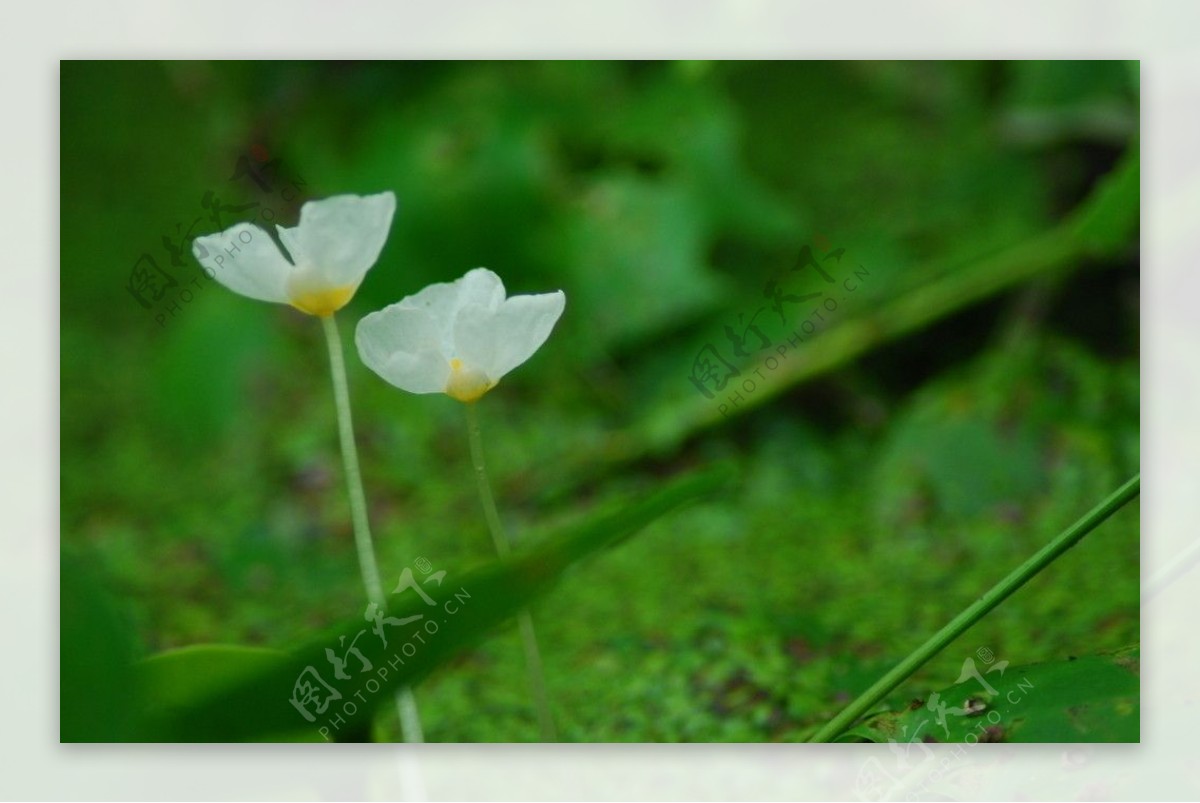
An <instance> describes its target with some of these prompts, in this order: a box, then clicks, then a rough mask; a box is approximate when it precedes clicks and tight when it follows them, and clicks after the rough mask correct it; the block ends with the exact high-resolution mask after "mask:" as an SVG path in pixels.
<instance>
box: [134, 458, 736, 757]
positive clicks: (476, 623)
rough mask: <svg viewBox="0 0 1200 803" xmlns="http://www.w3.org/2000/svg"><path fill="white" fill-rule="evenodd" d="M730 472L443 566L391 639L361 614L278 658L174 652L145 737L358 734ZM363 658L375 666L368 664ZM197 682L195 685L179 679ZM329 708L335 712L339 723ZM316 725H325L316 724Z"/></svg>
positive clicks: (686, 481)
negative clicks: (322, 702)
mask: <svg viewBox="0 0 1200 803" xmlns="http://www.w3.org/2000/svg"><path fill="white" fill-rule="evenodd" d="M728 474H729V472H728V470H727V469H725V468H721V469H717V470H713V471H707V472H704V473H700V474H694V475H691V476H688V477H685V478H683V479H680V480H678V481H676V482H673V483H671V484H670V485H668V486H667V487H666V488H664V489H662V490H660V491H658V492H657V493H655V494H653V495H651V496H649V497H647V498H644V499H641V500H636V501H634V500H623V502H622V504H620V505H615V506H614V507H613V508H612V509H610V510H608V511H607V512H604V513H601V514H599V515H597V516H595V517H593V518H590V519H588V520H586V521H584V522H582V523H580V524H577V525H575V526H574V527H569V528H567V529H566V530H565V531H564V532H562V533H561V534H559V535H558V536H556V537H550V538H546V539H544V540H542V541H541V542H540V543H538V544H536V545H534V546H531V547H529V548H526V549H523V550H521V551H519V552H517V553H515V554H514V555H513V556H512V557H510V558H508V559H505V560H501V561H496V562H494V563H492V564H489V565H488V566H485V567H483V568H481V569H479V570H476V571H474V572H471V573H468V574H466V575H461V576H459V575H451V574H447V575H446V577H445V578H444V579H443V580H442V581H441V582H440V584H439V585H437V586H433V585H425V586H423V590H424V591H425V592H426V593H427V594H428V595H429V596H430V597H431V598H432V599H433V600H434V602H435V605H436V607H428V606H427V604H426V602H425V601H424V600H423V599H422V598H420V597H419V596H418V595H416V594H397V595H395V596H393V597H391V598H390V600H389V610H388V615H389V616H390V617H393V618H395V619H399V620H403V619H406V618H408V617H414V616H421V617H423V618H422V619H421V620H420V621H418V622H416V623H415V624H412V625H409V626H407V627H405V628H403V629H401V628H390V629H385V634H386V635H387V636H388V639H389V640H388V644H387V646H386V647H384V646H383V645H382V643H381V640H380V639H379V638H377V637H376V636H375V635H374V634H373V633H372V632H371V631H370V624H369V623H368V622H366V621H365V620H364V618H363V616H362V615H361V614H359V615H356V616H353V617H350V618H348V619H347V620H346V621H344V622H343V623H342V624H340V625H339V626H337V627H335V628H333V629H331V630H330V631H329V632H327V633H326V634H324V635H321V636H319V637H318V638H315V639H313V640H312V641H310V642H308V643H307V644H305V645H303V646H301V647H299V648H298V649H296V650H294V651H293V652H292V653H291V654H290V655H288V656H286V657H285V658H283V659H282V660H281V661H279V662H276V661H274V660H272V659H271V658H270V657H267V656H262V655H259V656H254V657H252V656H250V655H246V654H240V655H237V656H234V655H233V654H232V653H230V652H228V649H229V648H222V649H224V650H226V652H224V653H214V652H211V651H207V650H206V651H200V652H196V653H193V654H192V655H191V656H188V657H187V659H186V660H187V663H189V664H190V665H189V666H185V665H184V661H185V659H184V658H179V657H176V658H175V659H174V661H173V662H172V663H173V664H174V665H171V664H168V663H163V664H159V665H158V666H155V667H152V669H154V670H155V671H157V672H158V680H157V681H156V685H155V691H156V693H158V694H161V695H163V697H162V698H160V700H151V701H150V704H149V705H148V706H147V709H146V710H147V713H148V716H147V718H146V720H145V722H144V732H143V734H142V736H143V738H145V739H146V740H150V741H211V742H229V741H251V740H264V739H270V738H273V737H275V736H277V735H279V734H293V733H294V732H295V731H296V730H297V728H308V729H309V737H310V738H311V737H313V736H317V737H318V738H320V737H321V736H328V737H330V738H339V737H341V738H345V737H346V736H347V735H348V734H361V733H363V732H365V728H366V725H368V724H369V721H370V717H371V714H372V712H373V711H374V710H375V709H377V708H378V707H380V706H383V705H389V704H390V703H391V693H392V692H393V691H394V690H396V689H398V688H400V687H401V686H405V685H408V686H411V685H414V684H416V683H417V682H418V681H420V680H421V679H422V678H424V677H425V676H426V675H428V674H429V673H430V672H431V671H433V670H434V669H436V668H437V667H439V666H441V665H443V664H444V663H446V662H447V661H448V660H450V659H451V658H453V657H455V656H456V655H458V654H460V653H461V652H462V651H463V650H465V649H467V648H468V647H470V646H471V645H473V644H475V643H477V642H478V641H479V640H480V639H482V638H483V637H484V636H486V635H487V634H488V633H489V632H491V631H492V630H493V629H494V628H496V627H497V626H499V625H501V624H503V623H504V622H506V621H507V620H508V619H509V618H511V617H512V616H513V615H515V614H516V613H518V612H519V611H521V610H522V609H524V608H526V607H528V605H529V604H530V603H531V602H532V601H533V600H534V599H535V598H536V597H538V596H539V595H541V594H544V593H545V592H546V591H548V590H549V589H550V588H552V587H553V586H554V584H555V583H556V582H557V581H558V580H559V579H560V578H561V577H562V576H563V574H564V573H565V572H566V571H567V570H568V569H570V568H571V567H572V566H573V565H574V564H576V563H577V562H578V561H580V560H581V559H583V558H585V557H587V556H589V555H592V554H595V553H596V552H598V551H599V550H601V549H604V548H606V547H611V546H613V545H615V544H617V543H620V542H621V541H623V540H624V539H626V538H628V537H629V536H631V535H633V534H634V533H635V532H637V531H638V530H640V529H642V528H643V527H645V526H646V525H647V524H649V523H650V522H652V521H654V520H655V519H657V518H659V517H660V516H662V515H664V514H666V513H668V512H669V511H671V510H673V509H674V508H676V507H679V506H680V505H682V504H685V503H687V502H691V501H693V500H696V499H700V498H704V497H707V496H710V495H711V494H712V493H713V492H714V491H716V490H717V489H718V488H719V487H720V486H721V485H722V484H723V483H724V482H725V481H726V479H727V477H728ZM414 634H420V637H419V638H417V637H416V636H415V635H414ZM356 639H357V641H356ZM351 643H354V644H355V646H356V647H357V648H358V649H359V650H360V651H361V654H362V657H363V659H365V661H359V660H357V659H355V658H353V657H350V658H348V663H347V667H346V678H345V679H342V680H337V679H336V678H335V677H334V674H333V670H332V667H331V665H330V663H329V661H328V660H327V658H326V654H327V650H329V651H333V652H334V653H335V654H337V655H342V654H344V653H345V652H346V649H347V646H346V645H349V644H351ZM406 645H410V646H406ZM205 662H209V663H210V665H213V666H215V665H218V664H219V665H220V666H221V670H220V671H221V672H222V673H223V674H224V679H228V680H230V681H231V682H229V683H228V684H226V683H221V684H219V688H216V689H212V688H202V687H206V686H207V684H208V683H209V681H208V680H207V679H203V678H198V679H193V678H191V676H192V675H193V673H194V672H196V671H200V672H202V671H203V668H204V666H205ZM150 663H152V662H147V664H150ZM367 665H369V666H370V667H371V668H370V669H366V666H367ZM309 667H311V668H312V669H309ZM313 671H315V672H317V673H319V674H320V675H321V677H322V679H323V680H324V681H325V682H327V683H328V684H329V687H330V688H332V689H334V690H336V693H337V694H340V695H341V696H340V698H338V699H336V700H335V701H333V702H331V703H330V704H329V706H328V707H327V709H326V710H325V711H324V712H320V713H317V712H315V711H313V717H314V718H313V721H311V722H309V721H306V720H305V719H304V717H303V715H302V714H301V712H300V709H299V708H298V707H297V706H296V705H294V704H293V702H292V699H293V692H294V691H295V689H296V688H297V682H298V681H299V680H300V679H301V675H302V673H306V672H307V673H309V674H308V675H306V676H305V677H306V678H308V679H309V680H313V677H312V674H311V673H312V672H313ZM193 682H194V684H195V686H196V688H195V689H188V688H183V687H185V686H187V685H190V684H192V683H193ZM313 682H315V680H314V681H313ZM193 691H194V692H195V693H194V694H193ZM324 694H326V695H328V694H329V693H328V692H324ZM307 708H309V709H310V710H311V709H314V708H315V707H314V706H313V705H308V706H307ZM334 717H340V720H339V721H338V722H337V723H336V727H335V725H334V723H333V722H332V720H333V719H334ZM321 727H325V728H327V732H325V733H322V732H321V731H319V730H318V729H319V728H321Z"/></svg>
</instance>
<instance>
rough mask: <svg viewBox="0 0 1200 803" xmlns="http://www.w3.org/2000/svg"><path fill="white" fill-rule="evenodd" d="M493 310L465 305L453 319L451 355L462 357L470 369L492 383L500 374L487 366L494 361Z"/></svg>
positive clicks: (495, 339)
mask: <svg viewBox="0 0 1200 803" xmlns="http://www.w3.org/2000/svg"><path fill="white" fill-rule="evenodd" d="M496 341H497V338H496V313H495V312H494V311H492V310H490V309H488V308H487V307H485V306H484V305H482V304H467V305H466V306H464V307H461V308H460V309H459V310H458V314H457V315H456V316H455V318H454V321H453V344H452V346H451V350H452V351H453V353H452V354H451V355H450V356H451V357H457V358H458V359H460V360H462V362H463V365H464V366H466V367H467V368H468V369H469V370H471V371H475V372H478V373H480V374H483V375H484V376H486V377H487V378H488V379H490V380H491V381H492V383H493V384H494V383H495V382H496V381H497V380H499V379H500V377H501V376H502V374H494V373H493V372H492V371H491V370H490V369H491V368H492V365H493V364H494V363H495V361H496V360H495V356H496V348H497V345H498V344H497V342H496Z"/></svg>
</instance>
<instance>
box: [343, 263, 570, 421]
mask: <svg viewBox="0 0 1200 803" xmlns="http://www.w3.org/2000/svg"><path fill="white" fill-rule="evenodd" d="M566 303H567V297H566V296H565V295H564V294H563V292H562V291H561V290H558V291H556V292H553V293H545V294H542V295H532V296H513V297H512V298H508V299H506V298H505V297H504V283H503V282H501V281H500V277H499V276H497V275H496V274H494V273H492V272H491V271H490V270H487V269H486V268H476V269H475V270H473V271H470V272H469V273H467V275H465V276H463V277H462V278H461V279H459V280H458V281H456V282H453V283H448V282H443V283H440V284H431V285H429V286H428V287H426V288H425V289H424V290H422V291H421V292H419V293H417V294H416V295H413V296H409V297H408V298H405V299H403V300H402V301H399V302H397V303H395V304H392V305H391V306H389V307H385V308H384V309H381V310H379V311H378V312H372V313H371V314H370V315H368V316H367V317H365V318H363V319H362V320H361V321H359V323H358V330H357V331H356V333H355V342H356V343H357V344H358V353H359V355H360V356H361V357H362V361H363V362H364V363H366V365H367V367H368V368H370V369H371V370H372V371H374V372H375V373H377V374H379V375H380V376H381V377H383V378H384V379H385V380H387V381H388V382H390V383H391V384H393V385H395V386H396V387H398V388H400V389H401V390H407V391H408V392H409V393H445V394H447V395H449V396H452V397H453V398H455V399H458V400H459V401H462V402H472V401H475V400H476V399H478V398H479V397H480V396H482V395H483V394H484V393H487V392H488V391H489V390H491V389H492V388H493V387H495V386H496V383H497V382H499V381H500V378H501V377H503V376H504V375H505V374H507V373H508V372H509V371H511V370H512V369H514V368H516V367H517V366H518V365H520V364H521V363H523V362H525V361H526V360H528V359H529V358H530V357H532V356H533V353H534V352H535V351H537V350H538V348H539V347H541V345H542V344H543V343H545V342H546V338H547V337H549V336H550V330H551V329H553V328H554V324H555V323H556V322H557V321H558V318H559V316H560V315H562V312H563V307H564V306H565V305H566Z"/></svg>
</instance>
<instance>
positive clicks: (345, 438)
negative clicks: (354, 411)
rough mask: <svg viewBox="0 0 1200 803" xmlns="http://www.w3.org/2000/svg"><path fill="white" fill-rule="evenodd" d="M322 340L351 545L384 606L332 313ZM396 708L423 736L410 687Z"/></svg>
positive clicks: (403, 722)
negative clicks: (330, 383)
mask: <svg viewBox="0 0 1200 803" xmlns="http://www.w3.org/2000/svg"><path fill="white" fill-rule="evenodd" d="M321 326H322V328H323V329H324V330H325V342H326V344H327V345H328V346H329V372H330V374H331V375H332V377H333V397H334V401H335V403H336V404H337V417H338V439H339V440H340V441H341V445H342V467H343V469H344V470H345V473H346V489H347V492H348V493H349V496H350V521H351V523H352V524H353V526H354V546H355V549H356V550H357V552H358V568H359V571H360V573H361V574H362V582H363V588H364V589H365V590H366V592H367V599H368V600H369V601H370V602H373V603H375V604H376V605H378V606H379V607H380V608H381V609H385V608H386V607H387V598H386V597H385V596H384V594H383V583H382V582H381V581H380V579H379V567H378V565H376V563H375V546H374V544H373V543H372V542H371V528H370V524H369V522H368V521H367V497H366V495H365V494H364V493H363V484H362V470H361V469H360V468H359V465H358V447H357V446H356V445H355V442H354V419H353V418H352V417H351V414H350V383H349V382H347V381H346V361H345V358H344V357H343V354H342V338H341V335H340V334H339V333H338V328H337V321H336V320H334V316H333V315H327V316H322V317H321ZM396 711H397V713H398V714H399V716H400V727H401V730H402V732H403V734H404V741H406V742H414V743H419V742H423V741H424V740H425V738H424V734H423V733H422V732H421V718H420V716H419V714H418V713H417V703H416V699H415V698H414V697H413V694H412V690H411V689H409V688H407V687H405V688H402V689H400V690H399V691H398V692H396Z"/></svg>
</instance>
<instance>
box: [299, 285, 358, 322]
mask: <svg viewBox="0 0 1200 803" xmlns="http://www.w3.org/2000/svg"><path fill="white" fill-rule="evenodd" d="M357 289H358V286H357V285H349V284H348V285H346V286H344V287H326V288H323V289H321V290H308V291H306V292H300V293H294V294H293V295H292V299H291V304H292V306H293V307H295V308H296V309H298V310H300V311H301V312H307V313H308V314H309V315H316V316H318V317H321V318H327V317H329V316H330V315H332V314H333V313H335V312H337V311H338V310H340V309H341V308H342V307H344V306H346V303H347V302H348V301H350V299H351V298H353V297H354V291H355V290H357Z"/></svg>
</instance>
